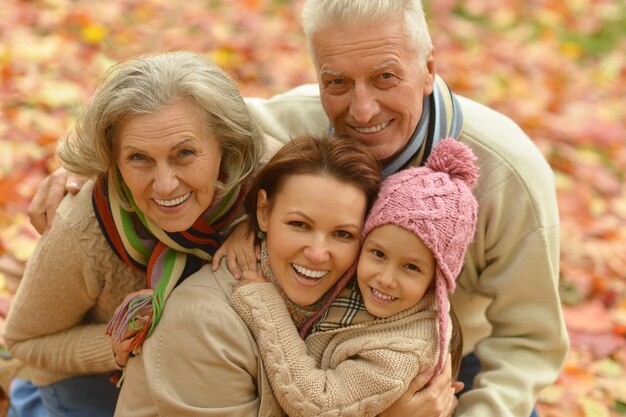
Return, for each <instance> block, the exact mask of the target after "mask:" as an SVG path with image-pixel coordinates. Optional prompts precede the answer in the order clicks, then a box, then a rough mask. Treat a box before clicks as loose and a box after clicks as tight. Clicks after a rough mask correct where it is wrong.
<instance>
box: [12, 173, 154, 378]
mask: <svg viewBox="0 0 626 417" xmlns="http://www.w3.org/2000/svg"><path fill="white" fill-rule="evenodd" d="M92 190H93V183H88V184H86V185H85V186H84V187H83V189H82V190H81V191H80V193H79V194H78V195H76V196H71V195H68V196H66V197H65V199H64V200H63V202H62V203H61V206H60V207H59V209H58V211H57V215H56V216H55V218H54V222H53V224H52V227H51V228H50V229H49V230H48V231H46V232H45V233H44V234H43V235H42V236H41V239H40V240H39V242H38V244H37V247H36V249H35V252H34V253H33V255H32V256H31V258H30V260H29V262H28V266H27V268H26V271H25V273H24V277H23V278H22V281H21V283H20V286H19V288H18V291H17V294H16V296H15V298H14V299H13V303H12V305H11V310H10V312H9V316H8V318H7V321H6V326H5V329H4V340H5V342H6V344H7V346H8V348H9V351H10V352H11V353H12V354H13V355H14V356H15V357H16V358H18V359H20V360H21V361H22V362H24V363H25V364H27V365H29V367H30V370H31V377H32V380H33V382H34V383H35V384H36V385H47V384H51V383H53V382H56V381H59V380H62V379H66V378H69V377H72V376H77V375H86V374H101V373H108V372H112V371H114V370H116V369H118V367H117V365H116V364H115V360H114V358H113V353H112V350H111V343H110V342H109V340H108V337H107V336H106V335H105V334H104V329H105V327H106V323H107V322H108V321H109V319H110V318H111V316H112V315H113V312H114V311H115V308H116V307H117V306H118V305H119V304H120V303H121V302H122V300H123V299H124V297H125V296H126V294H128V293H129V292H132V291H136V290H139V289H141V288H144V285H145V276H144V275H143V274H140V273H138V272H136V271H135V270H133V269H132V268H131V267H129V266H128V265H126V264H125V263H124V262H123V261H122V260H121V259H120V258H119V257H117V255H115V253H114V252H113V251H112V250H111V247H110V246H109V244H108V243H107V241H106V239H105V237H104V235H103V234H102V231H101V230H100V226H99V225H98V222H97V220H96V217H95V213H94V211H93V208H92V203H91V194H92Z"/></svg>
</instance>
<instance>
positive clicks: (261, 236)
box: [256, 230, 267, 240]
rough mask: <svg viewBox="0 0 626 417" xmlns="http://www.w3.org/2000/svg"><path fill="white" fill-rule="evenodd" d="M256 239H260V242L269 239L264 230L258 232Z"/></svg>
mask: <svg viewBox="0 0 626 417" xmlns="http://www.w3.org/2000/svg"><path fill="white" fill-rule="evenodd" d="M256 237H258V238H259V240H265V239H266V238H267V236H265V232H264V231H263V230H259V231H258V232H256Z"/></svg>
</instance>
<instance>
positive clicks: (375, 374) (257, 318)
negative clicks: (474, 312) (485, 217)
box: [231, 283, 451, 417]
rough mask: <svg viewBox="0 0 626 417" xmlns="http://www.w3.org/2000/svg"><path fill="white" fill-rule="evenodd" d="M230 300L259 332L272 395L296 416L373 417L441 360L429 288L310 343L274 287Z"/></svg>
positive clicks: (247, 289) (249, 289)
mask: <svg viewBox="0 0 626 417" xmlns="http://www.w3.org/2000/svg"><path fill="white" fill-rule="evenodd" d="M231 302H232V305H233V307H234V308H235V310H236V311H237V313H239V315H240V316H241V318H242V319H243V320H244V322H245V323H246V324H247V325H248V328H249V329H250V331H251V332H252V334H253V335H254V337H255V340H256V341H257V344H258V347H259V350H260V351H261V357H262V358H263V366H264V368H265V371H266V373H267V376H268V379H269V381H270V384H271V385H272V389H273V391H274V395H275V396H276V399H277V400H278V402H279V403H280V405H281V407H283V409H284V410H285V412H286V413H287V414H288V415H289V416H291V417H314V416H323V417H330V416H345V417H348V416H354V417H357V416H375V415H377V414H379V413H380V412H382V411H383V410H385V409H386V408H387V407H388V406H389V405H390V404H391V403H392V402H394V401H395V400H396V399H398V398H399V397H400V395H401V394H402V393H404V391H405V390H406V389H407V387H408V384H409V383H410V382H411V380H412V379H413V378H414V377H415V375H417V374H418V373H419V372H422V371H424V370H425V369H426V368H428V367H431V366H434V365H435V364H436V363H437V358H438V354H439V347H438V345H439V338H438V336H437V311H436V302H435V297H434V293H433V292H432V291H429V292H428V293H427V294H426V295H425V296H424V298H423V299H422V300H421V301H420V302H419V303H418V304H417V305H416V306H415V307H413V308H411V309H409V310H406V311H403V312H401V313H398V314H396V315H394V316H392V317H389V318H386V319H376V320H371V321H367V322H364V323H361V324H356V325H352V326H348V327H343V328H340V329H336V330H331V331H326V332H317V333H313V334H312V335H310V336H309V337H308V338H307V339H306V343H305V341H303V340H302V339H301V338H300V336H299V335H298V333H297V331H296V328H295V326H294V325H293V322H292V320H291V317H290V315H289V312H288V311H287V308H286V307H285V304H284V301H283V299H282V297H281V295H280V294H279V293H278V291H277V290H276V288H275V287H274V284H271V283H253V284H248V285H245V286H243V287H241V288H239V289H237V290H236V291H235V292H234V294H233V296H232V299H231ZM449 328H451V325H450V326H449ZM449 339H450V334H448V340H449Z"/></svg>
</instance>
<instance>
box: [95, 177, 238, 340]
mask: <svg viewBox="0 0 626 417" xmlns="http://www.w3.org/2000/svg"><path fill="white" fill-rule="evenodd" d="M125 192H126V195H127V196H128V199H129V201H130V203H131V205H132V207H133V209H134V212H129V211H127V210H125V209H124V208H122V207H121V205H120V202H119V199H118V197H117V195H116V193H115V192H114V191H113V190H111V189H109V187H108V185H107V181H106V180H105V179H104V178H102V179H100V180H99V181H98V182H97V183H96V185H95V187H94V191H93V197H92V201H93V207H94V210H95V212H96V217H97V219H98V223H99V224H100V228H101V229H102V232H103V233H104V235H105V236H106V238H107V241H108V242H109V244H110V246H111V248H112V249H113V251H114V252H115V253H116V254H117V256H119V257H120V259H122V260H123V261H124V262H125V263H127V264H128V265H130V266H131V267H133V268H134V269H135V270H137V271H140V272H143V273H145V274H146V288H150V289H153V290H154V292H153V293H152V295H148V296H142V295H139V296H135V297H134V298H132V299H131V300H130V301H129V302H128V303H127V304H125V305H124V306H123V307H122V308H120V309H118V311H117V312H116V314H115V315H114V316H113V318H111V321H109V324H108V325H107V328H106V334H108V335H112V336H113V337H114V338H115V339H116V340H118V341H121V340H122V339H123V338H124V334H125V333H126V330H127V328H128V327H131V328H132V329H134V330H137V333H136V334H135V335H134V336H133V339H132V342H131V345H130V349H131V350H134V349H136V348H137V347H139V346H141V344H142V343H143V341H144V340H145V338H146V337H148V336H150V334H151V333H152V331H153V329H154V327H155V326H156V324H157V323H158V322H159V319H160V317H161V313H162V312H163V307H164V304H165V300H166V299H167V297H168V296H169V295H170V294H171V292H172V290H173V289H174V287H176V285H177V284H178V283H180V282H182V281H183V280H184V279H185V278H187V277H188V276H189V275H191V274H193V273H194V272H196V271H198V270H199V269H200V267H201V266H202V265H204V264H205V263H207V262H210V261H211V260H212V259H213V255H214V254H215V251H216V250H217V248H218V247H219V245H220V244H221V243H222V237H221V235H220V234H219V231H220V230H221V229H222V227H224V226H225V225H226V224H228V223H229V222H230V221H231V220H232V218H233V217H234V216H235V214H236V211H237V209H238V208H239V207H240V205H241V203H242V201H243V198H244V194H245V192H244V191H243V190H242V187H241V186H239V187H237V188H236V189H235V190H233V191H231V192H230V193H228V194H227V195H225V196H224V197H223V198H221V199H219V200H217V201H215V202H214V203H213V204H212V205H211V206H210V207H209V208H208V209H207V210H206V211H205V212H204V213H203V214H202V215H201V216H200V218H198V219H197V220H196V222H195V223H194V224H193V225H192V226H191V227H190V228H189V229H187V230H185V231H182V232H175V233H170V232H166V231H164V230H163V229H161V228H160V227H159V226H158V225H157V224H156V223H155V222H153V221H152V220H151V219H149V218H148V217H146V216H145V215H144V214H143V213H142V212H141V210H139V208H138V207H137V205H136V203H135V201H134V200H133V198H132V195H131V194H130V192H129V191H128V190H125Z"/></svg>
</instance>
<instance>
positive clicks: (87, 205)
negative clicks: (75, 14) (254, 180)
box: [4, 52, 263, 417]
mask: <svg viewBox="0 0 626 417" xmlns="http://www.w3.org/2000/svg"><path fill="white" fill-rule="evenodd" d="M262 143H263V140H262V138H261V134H260V132H259V130H258V128H257V126H256V124H255V122H254V121H253V120H252V118H251V117H250V115H249V113H248V110H247V108H246V106H245V105H244V102H243V100H242V98H241V96H240V94H239V91H238V90H237V87H236V85H235V83H234V82H233V81H232V80H231V79H230V78H229V77H228V76H227V75H226V74H225V73H224V72H223V71H222V70H221V69H220V68H218V67H217V66H216V65H214V64H213V63H211V62H209V61H208V60H206V59H204V58H203V57H201V56H199V55H196V54H193V53H189V52H175V53H165V54H162V55H156V56H151V57H147V58H143V59H135V60H130V61H127V62H124V63H121V64H119V65H117V66H115V67H113V68H112V69H111V70H110V71H109V73H108V74H107V77H106V78H105V81H104V83H103V84H102V86H101V88H100V89H98V91H97V92H96V94H95V96H94V97H93V100H92V102H91V103H90V105H89V106H88V107H87V108H86V111H85V113H84V115H83V116H82V118H81V119H80V120H79V121H78V124H77V126H76V129H75V131H74V133H73V134H72V135H70V136H69V137H68V138H66V139H65V140H63V141H62V142H61V143H60V145H59V149H58V155H59V157H60V158H61V160H62V161H63V162H64V166H65V167H66V168H67V169H69V170H70V171H73V172H76V173H78V174H82V175H84V176H89V177H92V178H94V181H93V182H90V183H89V184H88V185H87V186H86V187H84V188H83V189H82V190H81V191H80V193H79V194H78V195H76V196H68V197H67V198H66V199H65V201H64V202H63V203H62V205H61V207H60V208H59V211H58V216H56V217H55V219H54V222H53V224H52V227H51V228H50V229H49V230H48V231H47V232H46V233H45V234H44V235H43V236H42V237H41V239H40V241H39V243H38V245H37V248H36V250H35V252H34V254H33V256H32V258H31V259H30V262H29V264H28V268H27V270H26V272H25V275H24V278H23V279H22V282H21V285H20V288H19V290H18V292H17V294H16V297H15V299H14V302H13V305H12V308H11V311H10V314H9V317H8V319H7V321H6V328H5V333H4V338H5V341H6V344H7V346H8V347H9V350H10V352H11V353H12V354H13V355H14V356H15V357H17V358H18V359H20V360H21V361H23V362H24V363H25V364H27V365H28V366H29V368H30V373H31V377H32V381H33V383H34V384H35V385H37V386H38V387H39V390H40V392H41V396H42V399H43V402H44V405H45V406H46V409H47V411H48V413H49V414H50V415H52V416H91V417H93V416H96V417H99V416H110V415H112V414H113V410H114V407H115V403H116V401H117V395H118V390H117V388H116V387H115V385H114V384H113V383H111V382H110V381H109V375H110V374H111V373H113V372H115V371H118V370H120V369H121V368H122V366H123V365H125V363H121V362H125V361H126V358H122V360H121V361H120V363H117V362H116V360H115V359H116V358H115V356H114V354H113V352H112V350H111V343H110V341H109V340H108V337H107V336H106V335H105V328H106V327H107V323H108V322H109V321H110V320H111V318H112V317H113V315H114V312H115V309H116V307H118V305H120V304H121V303H122V301H123V300H124V298H125V296H126V295H127V294H129V293H131V292H134V291H137V290H140V289H143V288H151V289H152V290H153V292H151V293H150V294H151V295H148V296H145V297H143V298H141V299H139V304H138V306H137V303H135V302H134V303H131V304H130V307H131V308H130V309H128V311H127V310H126V309H120V314H119V315H118V320H117V322H115V323H113V324H112V325H111V327H110V328H109V330H110V331H109V332H110V333H111V332H113V333H114V332H115V331H116V328H115V326H117V331H123V330H124V329H126V326H127V322H128V320H130V321H131V323H133V325H135V326H137V327H138V328H140V331H139V332H138V334H137V336H136V337H135V338H134V340H129V341H128V343H129V344H130V343H131V342H135V343H136V344H139V343H141V340H143V338H145V337H147V336H148V335H149V334H150V333H151V331H152V330H153V329H154V328H155V326H156V324H157V323H158V321H159V317H160V314H161V311H162V307H163V303H164V302H165V299H166V298H167V297H168V295H169V293H170V292H171V291H172V289H173V288H174V286H175V285H177V284H178V283H179V282H181V281H182V280H183V279H185V278H186V277H188V276H189V275H191V274H192V273H194V272H195V271H197V270H198V269H199V268H200V267H201V266H202V265H203V264H204V263H206V262H209V261H210V260H211V259H212V256H213V255H214V254H215V251H216V249H217V247H218V246H219V245H220V243H221V242H222V240H223V238H224V235H225V231H228V226H231V225H232V223H233V221H234V219H236V218H237V217H238V215H239V214H241V212H242V211H243V209H242V208H241V203H242V200H243V197H244V190H245V183H246V181H247V180H248V178H249V176H250V174H251V173H252V172H253V170H254V168H255V166H256V165H257V164H258V162H259V159H260V156H261V154H262V151H263V149H262ZM138 310H139V312H140V313H141V314H142V317H139V318H137V317H133V314H134V313H135V312H137V311H138ZM124 313H126V314H124ZM157 328H158V327H157ZM120 329H121V330H120ZM129 348H130V346H129ZM119 359H120V358H119V357H118V360H119Z"/></svg>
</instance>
